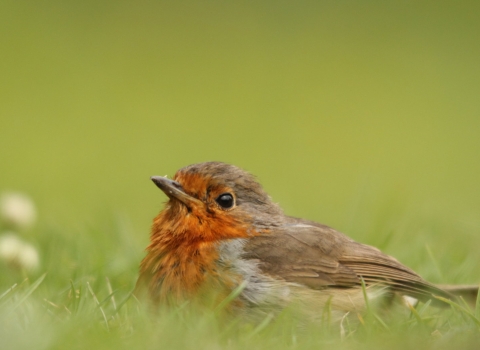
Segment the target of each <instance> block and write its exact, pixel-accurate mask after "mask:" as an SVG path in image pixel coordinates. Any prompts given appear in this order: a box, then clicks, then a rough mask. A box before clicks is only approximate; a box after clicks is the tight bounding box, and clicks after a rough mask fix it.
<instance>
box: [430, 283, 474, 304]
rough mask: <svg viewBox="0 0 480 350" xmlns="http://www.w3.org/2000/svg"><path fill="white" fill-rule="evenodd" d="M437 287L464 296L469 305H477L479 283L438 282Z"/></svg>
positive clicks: (457, 295)
mask: <svg viewBox="0 0 480 350" xmlns="http://www.w3.org/2000/svg"><path fill="white" fill-rule="evenodd" d="M436 287H438V288H440V289H442V290H444V291H446V292H448V293H450V294H453V295H455V296H456V297H458V298H460V297H461V298H463V299H464V300H465V301H466V302H467V303H468V304H469V305H472V306H475V304H476V302H477V297H478V288H479V285H474V284H473V285H467V284H457V285H455V284H443V285H442V284H437V285H436Z"/></svg>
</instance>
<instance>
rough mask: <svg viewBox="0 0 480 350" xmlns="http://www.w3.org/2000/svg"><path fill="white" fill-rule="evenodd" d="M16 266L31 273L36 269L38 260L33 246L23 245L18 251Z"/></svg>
mask: <svg viewBox="0 0 480 350" xmlns="http://www.w3.org/2000/svg"><path fill="white" fill-rule="evenodd" d="M17 265H18V266H20V267H21V268H23V269H25V270H28V271H33V270H36V269H37V268H38V266H39V265H40V258H39V256H38V252H37V250H36V249H35V247H34V246H32V245H31V244H28V243H23V246H22V249H20V251H19V254H18V256H17Z"/></svg>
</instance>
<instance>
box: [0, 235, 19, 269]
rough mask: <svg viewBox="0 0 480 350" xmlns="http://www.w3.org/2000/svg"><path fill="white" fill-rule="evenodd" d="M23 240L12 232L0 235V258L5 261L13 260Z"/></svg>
mask: <svg viewBox="0 0 480 350" xmlns="http://www.w3.org/2000/svg"><path fill="white" fill-rule="evenodd" d="M22 246H23V242H22V240H21V239H20V238H18V237H17V235H15V234H14V233H12V232H7V233H5V234H3V235H1V236H0V259H2V260H3V261H5V262H7V263H11V262H13V261H14V260H15V259H17V256H18V254H19V252H20V250H22Z"/></svg>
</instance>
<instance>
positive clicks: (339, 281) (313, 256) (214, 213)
mask: <svg viewBox="0 0 480 350" xmlns="http://www.w3.org/2000/svg"><path fill="white" fill-rule="evenodd" d="M151 180H152V181H153V182H154V184H155V185H156V186H157V187H158V188H160V190H162V191H163V193H165V195H166V196H167V197H168V202H166V204H165V207H164V209H163V210H162V211H161V212H160V213H159V214H158V215H157V216H156V217H155V219H154V221H153V224H152V229H151V235H150V243H149V245H148V247H147V248H146V255H145V258H144V259H143V260H142V262H141V264H140V271H139V277H138V280H137V284H136V291H143V293H144V294H146V295H147V296H148V298H149V299H150V300H151V301H152V302H154V303H156V304H157V303H164V304H168V305H172V304H173V305H179V304H181V303H183V302H185V301H189V300H199V299H201V298H205V297H206V295H208V293H211V292H212V291H213V292H214V293H216V295H217V298H218V300H224V298H226V297H228V296H229V295H234V296H235V301H234V302H232V305H233V306H232V308H235V309H236V310H242V311H244V312H245V311H246V310H254V309H256V310H283V309H285V308H287V307H288V306H289V305H300V308H303V309H304V310H306V313H307V314H309V315H310V316H311V315H318V314H319V313H320V311H321V310H322V309H323V308H325V305H328V307H329V308H331V309H332V310H334V311H335V312H338V313H339V315H342V314H345V313H349V312H351V311H354V312H362V311H364V310H365V309H366V304H367V301H366V300H365V299H366V298H368V299H371V300H377V299H378V300H382V299H385V298H388V296H391V295H394V294H400V295H405V296H408V297H411V298H415V299H416V300H420V301H427V300H432V304H441V303H442V301H441V300H442V299H441V298H444V299H450V300H453V299H454V298H455V297H454V295H453V293H451V292H450V291H449V290H447V289H451V290H452V291H453V292H455V286H453V287H452V288H442V287H439V286H436V285H434V284H432V283H429V282H427V281H426V280H424V279H423V278H422V277H420V276H419V275H418V274H417V273H415V272H414V271H413V270H411V269H410V268H408V267H406V266H405V265H403V264H402V263H400V262H399V261H398V260H396V259H395V258H393V257H391V256H389V255H387V254H384V253H382V252H381V251H380V250H379V249H377V248H375V247H372V246H369V245H366V244H362V243H358V242H356V241H354V240H353V239H351V238H349V237H348V236H346V235H345V234H343V233H341V232H339V231H337V230H335V229H333V228H330V227H328V226H326V225H323V224H320V223H317V222H314V221H311V220H307V219H301V218H296V217H292V216H288V215H286V214H285V213H284V211H283V210H282V208H281V207H280V206H279V205H278V204H277V203H275V202H274V201H273V200H272V198H271V197H270V196H269V195H268V194H267V192H266V191H265V190H264V189H263V187H262V186H261V185H260V183H259V182H258V181H257V179H256V177H255V176H253V175H252V174H250V173H249V172H247V171H244V170H243V169H241V168H239V167H237V166H234V165H231V164H227V163H223V162H204V163H197V164H192V165H189V166H186V167H184V168H181V169H180V170H178V171H177V172H176V174H175V176H174V177H173V178H172V179H169V178H168V177H166V176H165V177H162V176H153V177H151ZM475 288H476V287H465V288H464V289H466V290H467V293H468V292H471V291H472V290H474V291H476V290H477V289H475ZM457 289H458V288H457ZM475 293H476V292H475ZM435 297H440V298H435ZM222 298H223V299H222ZM312 317H314V316H312Z"/></svg>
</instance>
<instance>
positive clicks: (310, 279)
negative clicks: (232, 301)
mask: <svg viewBox="0 0 480 350" xmlns="http://www.w3.org/2000/svg"><path fill="white" fill-rule="evenodd" d="M312 224H313V225H312ZM244 257H245V258H246V259H258V260H259V261H260V262H261V263H260V268H261V269H262V271H263V272H265V273H268V274H270V275H273V276H278V277H281V278H283V279H285V280H286V281H289V282H295V283H300V284H303V285H306V286H308V287H310V288H313V289H322V288H326V287H328V286H336V287H353V286H358V285H360V284H361V278H363V279H364V281H365V283H366V284H367V285H370V284H374V283H380V284H383V285H388V286H390V287H391V288H392V289H393V290H395V291H398V292H402V293H404V294H407V295H411V296H413V297H417V298H420V299H428V298H431V296H432V294H434V295H438V296H443V297H447V298H451V295H450V294H449V293H447V292H445V291H443V290H442V289H439V288H437V287H435V286H434V285H432V284H430V283H428V282H426V281H425V280H423V279H422V278H421V277H420V276H418V275H417V274H416V273H415V272H413V271H412V270H410V269H409V268H407V267H406V266H404V265H402V264H401V263H399V262H398V261H397V260H396V259H394V258H392V257H390V256H388V255H385V254H383V253H382V252H380V251H379V250H378V249H376V248H373V247H370V246H367V245H364V244H360V243H357V242H355V241H353V240H352V239H350V238H348V237H347V236H345V235H343V234H342V233H340V232H338V231H335V230H333V229H332V228H330V227H327V226H324V225H320V224H317V223H313V222H309V221H305V220H300V219H299V220H296V221H292V223H291V224H289V225H286V226H283V227H281V228H278V229H277V230H275V231H274V232H270V233H269V234H266V235H262V236H258V237H254V238H252V239H250V240H249V242H248V243H247V245H246V246H245V254H244Z"/></svg>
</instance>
